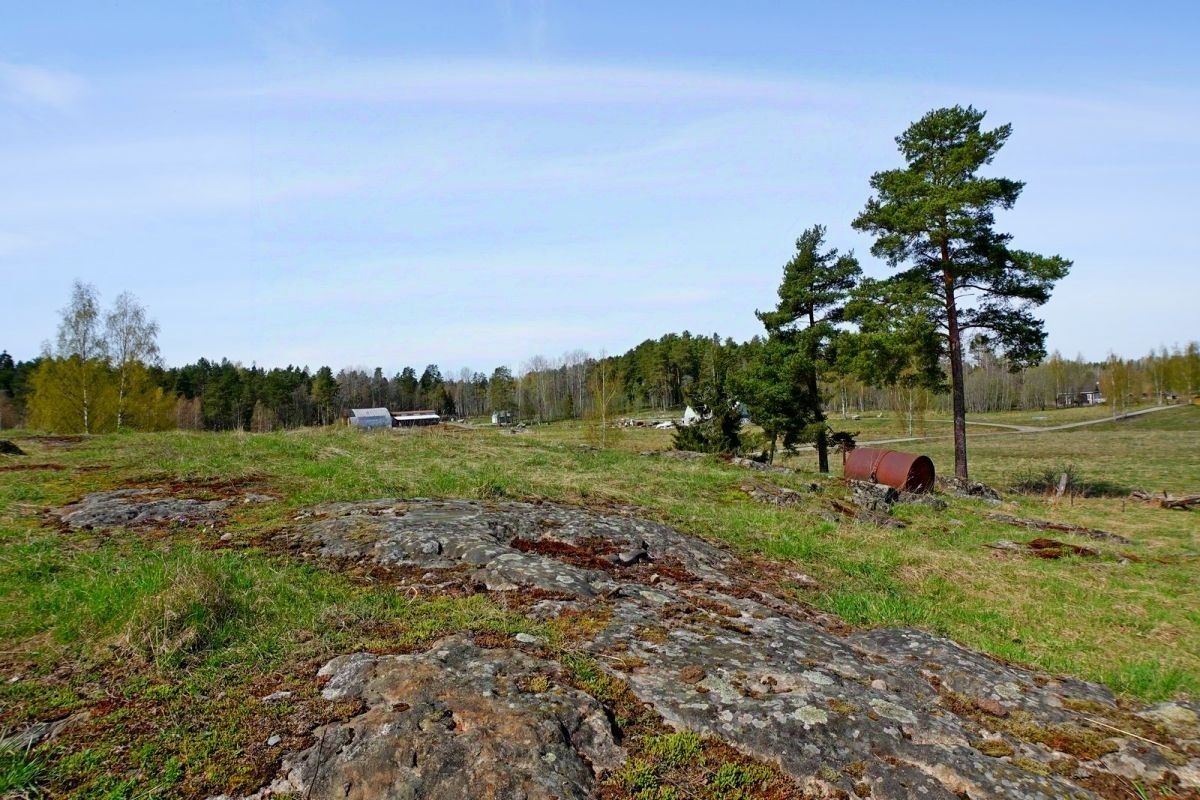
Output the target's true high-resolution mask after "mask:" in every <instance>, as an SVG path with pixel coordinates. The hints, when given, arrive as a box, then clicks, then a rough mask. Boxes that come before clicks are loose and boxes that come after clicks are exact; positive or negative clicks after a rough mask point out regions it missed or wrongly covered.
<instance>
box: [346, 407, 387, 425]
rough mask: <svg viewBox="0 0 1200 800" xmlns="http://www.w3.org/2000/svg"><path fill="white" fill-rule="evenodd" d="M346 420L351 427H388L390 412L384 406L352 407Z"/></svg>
mask: <svg viewBox="0 0 1200 800" xmlns="http://www.w3.org/2000/svg"><path fill="white" fill-rule="evenodd" d="M346 421H347V422H348V423H349V424H350V426H351V427H352V428H368V429H373V428H390V427H392V412H390V411H388V410H387V409H386V408H352V409H350V417H349V418H348V419H347V420H346Z"/></svg>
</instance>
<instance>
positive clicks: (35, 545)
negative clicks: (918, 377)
mask: <svg viewBox="0 0 1200 800" xmlns="http://www.w3.org/2000/svg"><path fill="white" fill-rule="evenodd" d="M893 422H894V420H893ZM1017 424H1025V423H1024V422H1020V423H1017ZM590 439H594V437H592V436H590V435H589V432H588V430H587V429H586V428H585V426H583V425H580V424H573V423H561V424H555V425H546V426H536V427H533V428H531V429H529V430H528V431H527V432H524V433H517V434H514V433H507V432H501V431H496V430H491V429H488V430H476V431H466V430H454V429H432V430H421V431H407V432H384V433H377V434H361V433H358V432H355V431H350V430H345V429H329V430H304V431H291V432H280V433H271V434H253V435H252V434H203V433H164V434H132V435H113V436H102V437H94V438H90V439H86V440H83V441H80V442H78V443H70V442H68V443H56V442H53V441H45V440H37V439H29V438H23V439H22V438H18V439H17V441H18V443H19V444H20V445H21V446H22V447H24V448H26V449H27V450H28V451H29V453H30V455H29V456H27V457H24V458H20V457H5V456H0V468H2V469H0V641H2V642H4V647H3V652H2V653H0V727H2V728H4V729H7V730H13V729H18V728H21V727H23V726H25V725H26V724H28V723H30V722H31V721H34V720H39V719H40V720H46V719H56V718H62V717H64V716H67V715H69V714H72V713H77V712H86V713H88V714H89V715H90V717H89V719H88V720H87V721H86V722H85V723H84V724H82V725H80V726H73V727H72V728H71V729H70V730H71V731H74V732H73V733H71V732H68V733H65V734H64V735H63V736H61V737H60V738H59V739H57V740H56V741H55V742H54V743H52V744H49V745H43V746H41V747H39V748H37V749H35V750H33V751H31V752H28V753H21V752H14V751H7V752H3V753H0V796H2V795H3V794H4V793H5V792H6V791H17V790H20V789H21V788H22V787H28V786H34V785H36V786H40V787H42V788H44V789H45V790H46V791H47V792H48V793H49V794H51V795H52V796H72V797H83V798H101V797H103V798H110V797H111V798H116V797H134V796H137V797H175V796H204V795H205V794H206V793H208V792H214V791H243V790H252V789H254V788H257V787H258V786H259V785H261V783H262V782H263V779H264V777H266V776H269V774H270V773H271V770H272V769H273V768H274V765H275V763H276V761H275V759H276V758H277V755H278V751H272V750H270V749H269V748H267V747H266V745H265V744H264V742H265V740H266V738H267V736H268V735H269V733H270V732H271V731H276V730H283V731H284V733H285V736H290V737H293V739H294V737H297V736H299V734H293V733H289V732H288V731H291V730H292V729H293V728H295V729H296V730H299V729H301V728H305V729H307V728H306V727H305V726H307V727H311V725H312V723H313V722H314V721H316V720H319V719H320V718H321V715H325V714H330V713H336V711H331V710H329V709H327V708H326V707H325V705H323V704H321V703H320V702H318V700H317V697H316V694H315V689H314V687H313V686H312V685H311V682H310V681H309V680H308V676H311V674H312V670H313V669H314V668H315V666H316V665H318V664H319V663H321V662H322V660H323V659H326V658H328V657H330V656H332V655H334V654H338V653H344V652H347V651H350V650H353V649H359V648H366V649H371V650H377V651H401V650H405V649H410V648H412V647H414V646H419V645H420V644H421V643H423V642H426V641H428V640H430V639H431V638H432V637H435V636H437V635H439V634H441V633H444V632H447V631H453V630H476V631H487V632H492V633H495V634H498V635H507V634H511V633H513V632H516V631H521V630H530V631H533V630H536V629H538V626H537V625H535V624H534V623H533V622H531V621H529V620H527V619H525V618H523V617H522V616H521V615H520V614H519V613H517V612H516V611H515V610H513V609H511V608H506V607H504V606H503V605H501V603H502V602H503V597H501V596H496V595H490V596H484V595H476V596H467V597H453V598H450V597H447V598H430V597H423V598H414V597H408V596H405V595H402V594H399V593H397V592H396V591H395V590H394V589H392V588H391V587H389V586H387V585H382V584H380V583H378V582H374V581H372V580H370V579H368V578H364V577H363V576H361V575H352V574H347V573H343V572H338V571H336V570H333V569H330V568H327V567H323V566H320V565H315V564H311V563H307V562H305V561H303V560H301V559H298V558H297V557H295V556H293V555H290V554H288V553H286V552H284V551H282V550H278V549H275V548H273V547H271V546H270V545H269V539H268V537H267V534H268V533H270V532H272V531H278V530H284V529H286V528H287V526H288V525H289V524H291V522H292V520H293V518H294V516H295V514H296V512H297V511H298V510H300V509H302V508H304V507H305V506H308V505H311V504H314V503H319V502H323V501H328V500H350V499H367V498H377V497H393V496H401V497H412V496H426V497H472V498H516V499H525V498H545V499H551V500H559V501H565V502H570V503H582V504H589V505H596V506H599V507H603V506H604V505H606V504H612V503H619V504H623V505H634V506H638V507H640V508H642V509H644V514H645V515H646V516H648V517H652V518H655V519H659V520H662V521H665V522H668V523H670V524H672V525H674V526H676V527H678V528H680V529H682V530H685V531H687V532H690V533H694V534H697V535H700V536H703V537H706V538H708V539H710V540H713V541H718V542H722V543H725V544H726V545H728V546H729V547H731V548H733V549H734V550H736V551H738V552H741V553H743V554H745V555H747V556H753V557H757V558H766V559H771V560H775V561H780V562H785V563H786V564H788V565H790V567H791V568H792V569H793V570H794V571H797V572H804V573H806V574H808V575H811V576H812V577H814V578H815V579H816V581H817V583H818V587H817V588H811V589H799V588H796V586H795V585H794V584H784V585H783V586H781V587H780V591H781V592H783V593H788V594H791V595H793V596H794V597H795V598H796V599H797V600H799V601H802V602H806V603H810V604H812V605H814V606H817V607H820V608H822V609H825V610H828V611H832V612H835V613H837V614H839V615H841V616H842V617H843V618H844V619H846V621H847V622H849V623H850V624H852V625H856V626H875V625H907V626H917V627H921V628H924V629H927V630H931V631H934V632H937V633H941V634H945V635H948V636H951V637H953V638H954V639H956V640H958V641H960V642H962V643H963V644H966V645H968V646H971V647H975V648H978V649H981V650H983V651H985V652H989V653H992V654H994V655H997V656H999V657H1002V658H1006V659H1010V660H1013V661H1016V662H1020V663H1022V664H1027V665H1031V666H1034V667H1039V668H1042V669H1045V670H1048V671H1050V672H1055V673H1065V674H1070V675H1076V676H1080V677H1083V678H1087V679H1091V680H1096V681H1101V682H1103V683H1105V684H1107V685H1109V686H1110V687H1112V688H1113V689H1114V690H1116V691H1118V692H1120V693H1123V694H1126V695H1129V696H1132V697H1135V698H1140V699H1144V700H1156V699H1161V698H1166V697H1171V696H1180V695H1183V696H1192V697H1194V696H1196V695H1197V694H1200V587H1198V586H1197V582H1196V580H1195V575H1196V570H1197V567H1198V565H1200V559H1198V557H1197V556H1198V554H1200V522H1198V520H1200V517H1198V516H1197V512H1182V511H1167V510H1163V509H1159V508H1156V507H1150V506H1147V505H1144V504H1141V503H1132V502H1128V501H1126V500H1124V499H1122V497H1120V496H1112V497H1087V498H1082V497H1080V498H1074V499H1071V498H1063V499H1060V500H1057V501H1051V500H1048V499H1046V498H1044V497H1041V496H1018V495H1008V496H1007V497H1006V501H1005V503H1004V504H1003V505H1002V506H1001V507H1000V508H999V509H998V510H1000V511H1003V512H1005V513H1009V514H1017V515H1022V516H1031V517H1040V518H1050V519H1055V520H1060V521H1069V522H1075V523H1080V524H1084V525H1090V526H1094V527H1099V528H1104V529H1106V530H1109V531H1112V532H1114V533H1119V534H1124V535H1126V536H1128V537H1130V538H1131V539H1133V540H1134V544H1132V545H1129V546H1122V545H1116V544H1111V543H1108V542H1100V543H1097V542H1093V541H1091V540H1087V539H1074V538H1071V537H1062V538H1066V539H1067V540H1068V541H1073V542H1076V543H1078V544H1083V545H1087V546H1091V547H1096V548H1097V549H1099V550H1101V551H1102V552H1103V557H1101V558H1099V559H1079V558H1066V559H1062V560H1041V559H1031V558H1023V557H1020V556H1013V555H1009V554H999V553H997V551H994V550H992V549H989V548H987V547H986V545H987V544H988V543H991V542H994V541H996V540H998V539H1015V540H1025V539H1028V538H1032V535H1033V534H1031V533H1030V532H1029V531H1025V530H1024V529H1019V528H1013V527H1011V526H1007V525H1004V524H1001V523H998V522H994V521H991V520H989V519H987V516H986V515H987V513H988V512H990V511H993V510H996V509H992V508H991V507H990V506H987V505H985V504H983V503H981V502H978V501H969V500H959V499H954V500H952V501H951V506H950V508H949V509H948V510H947V511H945V512H935V511H932V510H929V509H924V508H918V507H901V508H900V509H899V510H898V511H897V516H899V517H901V518H903V519H904V520H905V521H906V522H908V523H909V527H907V528H905V529H903V530H891V529H881V528H876V527H873V526H869V525H864V524H859V523H855V522H851V521H843V522H831V521H829V520H828V519H827V518H826V517H827V516H828V505H827V504H828V499H827V498H828V497H829V496H837V495H838V493H840V492H843V491H844V489H843V488H842V487H841V486H840V484H839V483H838V482H836V481H834V482H831V483H830V485H829V487H828V488H827V490H826V492H825V494H824V495H814V496H813V498H812V500H811V503H810V504H808V505H805V506H800V507H793V508H787V509H780V508H777V507H774V506H767V505H761V504H758V503H756V502H755V501H753V500H752V499H750V498H749V497H748V496H747V495H746V494H745V493H743V492H742V491H740V490H739V486H740V485H741V484H743V483H744V482H745V481H747V480H750V479H754V476H753V475H752V474H751V473H749V472H747V471H746V470H744V469H741V468H738V467H734V466H731V465H727V464H725V463H723V462H721V461H719V460H717V459H715V458H706V459H703V460H699V461H687V462H684V461H676V460H671V459H662V458H651V457H646V456H642V455H639V451H642V450H651V449H658V448H662V447H666V446H669V440H670V433H669V432H664V431H654V430H646V429H628V430H623V431H620V432H619V438H618V439H616V440H615V441H613V442H610V445H611V446H610V447H607V448H604V449H592V448H591V447H588V446H584V445H586V444H587V442H588V441H589V440H590ZM918 444H920V445H922V446H921V447H918V448H917V449H920V450H922V451H925V452H928V453H929V454H930V455H931V456H933V457H934V459H935V461H936V463H937V464H938V466H939V468H940V469H941V470H943V471H947V472H948V471H950V462H949V457H950V445H949V442H948V441H946V440H940V439H939V440H930V441H929V442H924V443H918ZM1198 454H1200V409H1197V408H1180V409H1173V410H1170V411H1165V412H1160V413H1157V414H1154V415H1151V416H1149V417H1146V418H1142V419H1138V420H1129V421H1125V422H1121V423H1114V424H1104V425H1098V426H1092V427H1088V428H1080V429H1074V430H1068V431H1058V432H1047V433H1035V434H1000V435H989V436H985V435H975V436H973V437H972V449H971V457H972V466H973V473H974V476H975V477H977V478H978V479H982V480H986V481H989V482H992V483H994V484H996V485H997V486H1001V487H1004V486H1007V485H1009V484H1010V483H1012V482H1014V481H1017V480H1019V479H1021V478H1022V477H1025V476H1027V475H1029V474H1031V473H1034V472H1038V471H1043V472H1045V471H1051V472H1052V471H1055V470H1061V469H1063V468H1065V466H1066V465H1067V464H1073V465H1074V466H1075V468H1076V471H1077V472H1078V474H1079V475H1080V480H1081V481H1082V483H1083V484H1084V485H1088V484H1089V483H1090V484H1093V485H1103V486H1105V487H1108V488H1109V489H1113V490H1114V492H1115V493H1116V494H1120V493H1121V492H1124V491H1125V490H1127V489H1128V488H1133V487H1144V488H1146V489H1151V490H1159V489H1168V490H1171V491H1173V492H1184V491H1200V455H1198ZM813 462H815V457H811V456H810V454H802V455H801V456H799V457H797V458H796V459H795V463H796V465H797V466H799V467H800V468H801V469H802V470H809V469H811V464H812V463H813ZM29 464H48V465H53V466H55V467H57V468H54V469H28V468H25V467H23V466H22V465H29ZM14 467H18V468H16V469H14ZM813 477H814V475H813V474H810V473H809V472H807V471H802V472H801V473H798V474H797V475H795V476H776V475H771V476H770V477H769V480H771V481H773V482H776V483H779V484H781V485H791V486H796V487H799V486H800V485H801V484H803V483H805V482H807V481H810V480H812V479H813ZM234 479H237V480H244V481H246V482H247V483H248V485H250V486H252V487H253V489H254V491H260V492H267V493H271V494H274V495H276V496H278V497H279V498H280V501H279V502H277V503H269V504H262V505H245V506H237V507H236V508H235V510H234V512H233V518H232V520H231V521H230V523H229V525H227V526H226V527H224V528H221V529H217V530H204V529H201V530H197V529H170V530H155V531H153V532H145V531H142V532H134V531H113V532H71V533H66V532H62V531H60V530H59V529H58V528H57V527H56V526H55V525H53V524H52V523H51V522H50V520H49V519H48V518H47V517H46V516H45V515H44V511H45V510H46V509H47V508H50V507H53V506H57V505H60V504H63V503H65V502H68V501H71V500H74V499H77V498H78V497H80V496H81V495H82V494H84V493H86V492H88V491H93V490H99V489H106V488H113V487H118V486H123V485H128V484H133V483H136V484H169V483H171V482H173V481H189V482H192V485H199V484H197V483H196V482H204V481H229V480H234ZM759 479H761V478H759ZM222 534H229V535H230V537H229V538H230V540H229V541H222V540H221V538H220V537H221V535H222ZM280 688H287V689H291V690H293V691H295V693H296V694H295V696H294V698H292V699H291V700H289V701H288V702H286V703H281V704H277V705H271V706H265V705H263V704H261V703H258V702H257V701H256V700H255V698H257V697H261V696H262V695H265V694H267V693H269V692H272V691H275V690H277V689H280ZM295 740H296V741H298V739H295ZM287 741H292V739H285V744H286V742H287Z"/></svg>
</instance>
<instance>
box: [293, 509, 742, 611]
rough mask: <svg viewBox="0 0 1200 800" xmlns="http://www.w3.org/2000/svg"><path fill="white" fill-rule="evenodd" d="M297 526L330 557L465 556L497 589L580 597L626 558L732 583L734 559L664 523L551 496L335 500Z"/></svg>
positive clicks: (615, 572) (613, 584) (445, 561)
mask: <svg viewBox="0 0 1200 800" xmlns="http://www.w3.org/2000/svg"><path fill="white" fill-rule="evenodd" d="M297 536H298V537H299V538H300V540H301V541H302V542H303V543H304V544H305V546H309V547H313V548H315V549H316V551H317V553H318V554H319V555H322V556H326V557H333V558H342V559H351V560H367V561H370V562H373V563H375V564H378V565H380V566H391V565H397V566H406V567H422V568H426V569H449V568H454V567H460V566H464V565H465V566H469V567H473V568H474V569H475V571H474V578H475V580H476V581H477V582H478V583H479V584H480V585H482V586H485V587H486V588H487V589H489V590H492V591H514V590H517V589H529V588H534V589H540V590H543V591H547V592H554V593H562V594H566V595H571V596H575V597H595V596H597V595H603V594H611V593H612V592H614V591H616V590H618V589H619V587H620V585H621V579H622V578H623V577H625V576H623V575H622V571H623V568H628V567H634V566H637V565H643V566H642V567H641V568H640V569H639V570H637V571H639V572H641V573H644V577H645V578H649V576H650V575H651V574H654V572H655V571H656V570H657V571H659V572H660V573H664V574H665V573H670V574H674V575H676V576H677V577H682V576H685V575H686V576H688V577H690V578H694V579H696V580H708V581H712V582H715V583H719V584H727V583H729V578H728V577H727V575H726V572H725V570H726V569H727V568H728V567H729V566H730V565H731V562H732V559H731V558H730V556H729V555H728V554H726V553H725V552H724V551H722V550H720V549H718V548H715V547H713V546H712V545H709V544H707V543H706V542H703V541H701V540H699V539H696V538H695V537H691V536H686V535H684V534H681V533H679V532H678V531H676V530H674V529H673V528H669V527H667V526H666V525H661V524H658V523H655V522H649V521H646V520H641V519H637V518H635V517H631V516H624V515H604V514H598V513H596V512H593V511H589V510H587V509H581V508H575V507H571V506H562V505H554V504H550V503H542V504H533V503H500V504H495V503H489V504H482V503H475V502H470V501H465V500H414V501H402V500H379V501H372V502H368V503H334V504H331V505H327V506H321V507H318V508H316V509H314V510H313V511H312V512H309V513H308V514H307V515H306V524H304V525H303V527H302V528H301V529H300V530H299V532H298V533H297ZM646 565H649V566H646Z"/></svg>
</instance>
